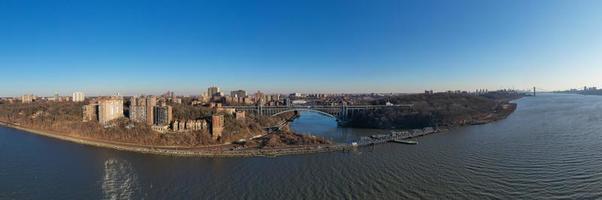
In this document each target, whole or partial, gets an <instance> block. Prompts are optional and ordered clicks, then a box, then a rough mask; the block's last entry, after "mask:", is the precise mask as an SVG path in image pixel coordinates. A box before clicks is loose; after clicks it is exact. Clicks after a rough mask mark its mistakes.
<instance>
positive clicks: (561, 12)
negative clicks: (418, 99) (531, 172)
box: [0, 0, 602, 96]
mask: <svg viewBox="0 0 602 200" xmlns="http://www.w3.org/2000/svg"><path fill="white" fill-rule="evenodd" d="M601 9H602V1H597V0H592V1H581V0H574V1H573V0H570V1H569V0H562V1H556V0H503V1H497V0H496V1H493V0H491V1H490V0H470V1H463V0H454V1H447V0H442V1H425V0H419V1H418V0H417V1H403V0H392V1H386V0H376V1H368V0H357V1H356V0H303V1H301V0H299V1H297V0H258V1H253V0H224V1H217V0H215V1H171V0H170V1H167V0H166V1H138V0H135V1H127V0H114V1H112V0H99V1H93V0H90V1H60V0H56V1H33V0H15V1H12V0H2V1H0V69H1V71H2V78H1V79H0V85H2V86H1V87H0V96H15V95H21V94H23V93H34V94H38V95H50V94H53V93H54V92H59V93H61V94H65V95H68V94H71V92H73V91H84V92H86V93H88V94H93V95H98V94H112V93H114V92H121V93H122V94H139V93H145V94H159V93H161V92H164V91H167V90H173V91H176V92H177V93H179V94H186V95H188V94H200V92H202V91H204V90H206V89H205V88H207V87H208V86H210V85H218V86H220V87H221V88H223V90H226V91H229V90H232V89H239V88H240V89H246V90H249V91H250V92H254V91H256V90H262V91H266V92H293V91H299V92H418V91H422V90H425V89H434V90H448V89H466V90H472V89H476V88H488V89H497V88H512V87H514V88H517V89H523V88H528V87H532V86H538V87H542V88H545V89H549V90H552V89H565V88H569V87H581V86H583V85H591V86H602V81H601V80H602V76H600V75H602V65H601V64H602V59H601V58H602V11H601Z"/></svg>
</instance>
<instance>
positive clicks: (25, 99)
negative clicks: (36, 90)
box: [21, 94, 36, 103]
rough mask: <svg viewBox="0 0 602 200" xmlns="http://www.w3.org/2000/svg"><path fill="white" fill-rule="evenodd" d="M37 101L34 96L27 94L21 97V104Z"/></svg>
mask: <svg viewBox="0 0 602 200" xmlns="http://www.w3.org/2000/svg"><path fill="white" fill-rule="evenodd" d="M35 99H36V97H35V96H33V94H26V95H23V96H21V103H31V102H33V101H34V100H35Z"/></svg>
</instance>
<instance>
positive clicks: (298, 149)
mask: <svg viewBox="0 0 602 200" xmlns="http://www.w3.org/2000/svg"><path fill="white" fill-rule="evenodd" d="M0 125H1V126H5V127H8V128H13V129H17V130H21V131H25V132H28V133H33V134H36V135H41V136H45V137H50V138H54V139H59V140H64V141H69V142H73V143H78V144H84V145H89V146H95V147H102V148H109V149H114V150H120V151H130V152H137V153H145V154H156V155H166V156H187V157H260V156H263V157H275V156H284V155H298V154H312V153H322V152H333V151H342V150H348V149H349V148H350V145H347V144H326V145H301V146H291V147H286V148H274V149H252V150H210V149H211V148H213V149H217V148H219V147H225V146H226V145H213V146H205V147H199V148H189V147H180V148H178V147H152V146H141V145H133V144H119V143H115V142H109V141H98V140H92V139H87V138H76V137H72V136H66V135H60V134H57V133H51V132H48V131H42V130H35V129H30V128H26V127H22V126H19V125H17V124H10V123H5V122H0Z"/></svg>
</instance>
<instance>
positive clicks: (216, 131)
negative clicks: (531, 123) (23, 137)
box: [0, 87, 522, 157]
mask: <svg viewBox="0 0 602 200" xmlns="http://www.w3.org/2000/svg"><path fill="white" fill-rule="evenodd" d="M521 96H522V95H521V94H519V93H517V92H515V91H510V90H500V91H495V92H485V91H481V92H479V91H477V92H474V93H469V92H463V91H448V92H440V93H434V92H431V91H426V92H425V93H424V94H338V95H326V94H312V95H302V94H298V93H295V94H291V95H280V94H272V95H267V94H263V93H261V92H257V93H256V94H255V95H251V96H250V95H247V94H246V92H245V91H242V90H239V91H233V92H231V94H230V95H224V94H223V93H222V92H220V90H219V88H217V87H211V88H209V89H208V91H207V92H206V93H203V94H202V95H199V96H189V97H184V96H176V95H175V94H173V92H167V93H165V94H163V95H160V96H143V95H141V96H128V97H123V96H119V95H116V96H106V97H88V98H86V97H84V95H83V93H80V92H77V93H74V94H73V96H72V97H61V96H58V95H55V96H54V97H35V96H33V95H24V96H23V97H21V98H20V99H12V98H3V99H2V100H1V101H0V125H4V126H8V127H12V128H17V129H21V130H24V131H27V132H31V133H36V134H39V135H44V136H48V137H53V138H57V139H62V140H67V141H72V142H77V143H82V144H88V145H93V146H99V147H107V148H113V149H119V150H127V151H135V152H142V153H154V154H166V155H180V156H205V157H218V156H223V157H233V156H234V157H241V156H278V155H289V154H302V153H316V152H327V151H339V150H346V149H350V148H353V146H352V145H351V144H340V143H335V142H332V141H329V140H327V139H324V138H321V137H317V136H311V135H303V134H297V133H295V132H293V131H292V130H290V128H289V127H288V124H289V123H290V122H292V121H293V120H295V119H296V117H298V115H299V114H300V112H305V111H309V112H318V113H322V114H324V115H326V116H329V117H333V118H335V119H336V120H337V121H338V122H339V125H340V126H349V127H356V128H377V129H395V130H399V129H401V130H411V129H423V128H427V127H428V128H432V129H434V130H439V129H447V128H453V127H457V126H464V125H475V124H483V123H489V122H492V121H496V120H500V119H504V118H505V117H507V116H508V115H510V114H511V113H512V112H513V111H514V109H515V108H516V104H513V103H510V101H511V100H513V99H516V98H520V97H521Z"/></svg>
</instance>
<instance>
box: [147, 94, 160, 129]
mask: <svg viewBox="0 0 602 200" xmlns="http://www.w3.org/2000/svg"><path fill="white" fill-rule="evenodd" d="M155 106H157V97H155V96H148V97H146V124H148V125H153V124H155V121H154V120H155V119H154V116H155V115H154V108H155Z"/></svg>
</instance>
